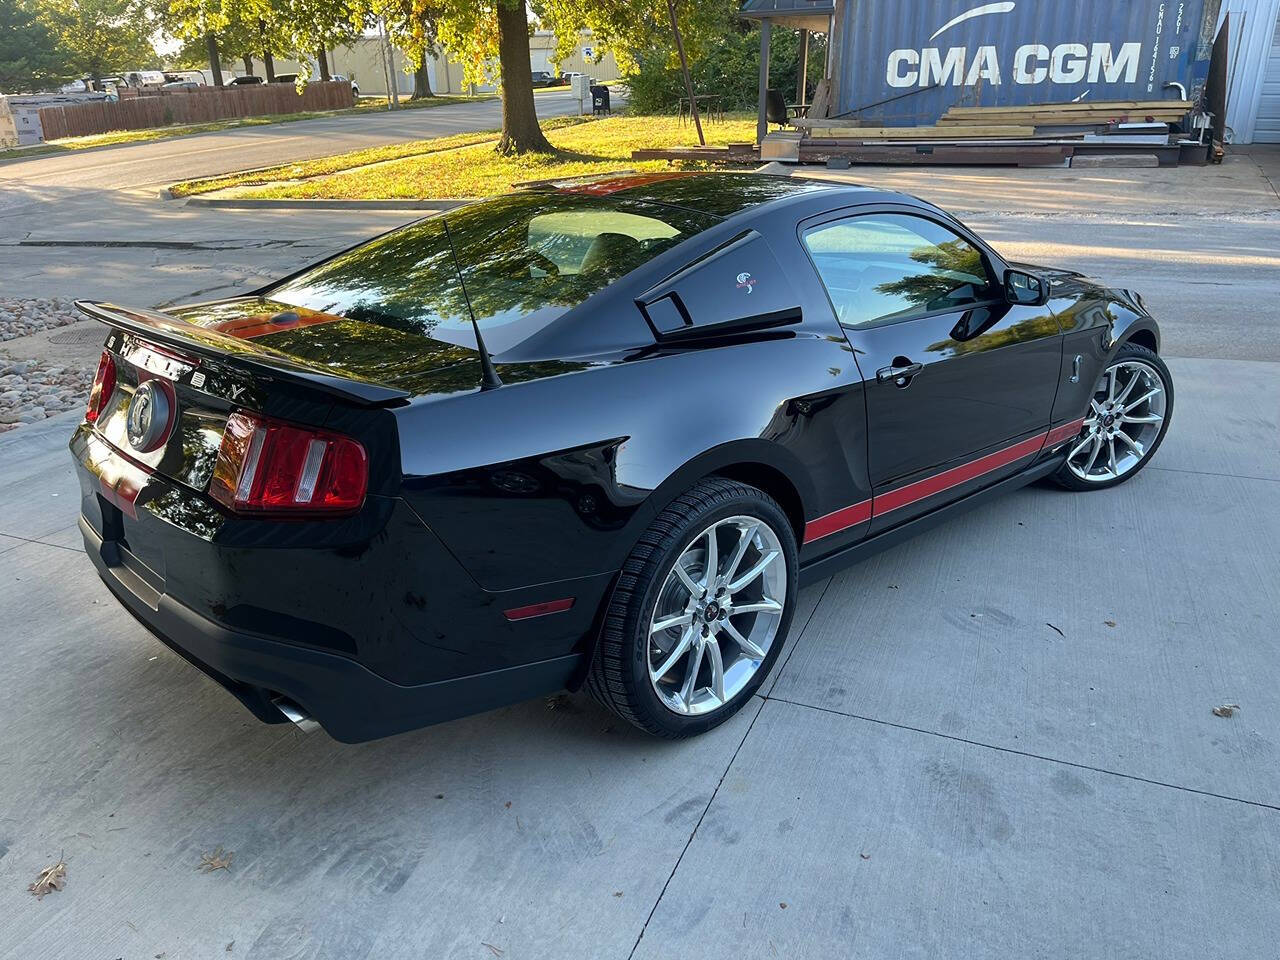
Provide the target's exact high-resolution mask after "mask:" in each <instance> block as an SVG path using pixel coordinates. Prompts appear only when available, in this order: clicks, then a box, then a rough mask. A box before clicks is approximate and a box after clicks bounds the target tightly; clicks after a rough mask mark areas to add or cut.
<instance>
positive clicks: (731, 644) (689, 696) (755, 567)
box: [586, 477, 798, 739]
mask: <svg viewBox="0 0 1280 960" xmlns="http://www.w3.org/2000/svg"><path fill="white" fill-rule="evenodd" d="M771 557H772V559H770V558H771ZM711 561H714V569H712V566H711ZM797 569H798V562H797V557H796V537H795V532H794V531H793V530H792V528H791V523H790V521H788V519H787V516H786V514H785V513H784V512H783V511H782V508H781V507H779V506H778V504H777V503H776V502H775V501H774V500H773V499H772V498H771V497H769V496H768V495H767V494H766V493H764V492H763V491H761V490H758V489H756V488H755V487H751V486H748V485H746V484H743V483H738V482H736V481H733V480H725V479H722V478H719V477H710V478H707V479H705V480H702V481H700V482H699V483H697V484H696V485H694V486H693V487H692V488H691V489H690V490H688V491H687V492H685V493H683V494H681V495H680V496H679V497H677V498H676V499H675V500H674V501H673V502H672V503H671V504H670V505H669V506H667V507H666V508H665V509H664V510H663V511H662V512H661V513H659V514H658V516H657V517H656V518H655V519H654V521H653V523H652V524H651V525H650V527H649V529H648V530H646V531H645V532H644V534H643V535H642V536H641V537H640V542H639V543H638V544H636V547H635V549H634V550H632V552H631V555H630V556H629V557H628V558H627V561H626V563H625V564H623V567H622V572H621V574H620V575H619V577H618V584H617V587H616V588H615V589H614V592H613V596H612V598H611V599H610V602H609V608H608V611H607V613H606V615H605V620H604V624H603V627H602V629H601V631H600V640H599V643H598V646H597V648H596V652H595V657H594V658H593V660H592V664H591V669H590V671H589V672H588V675H587V682H586V687H587V690H588V691H589V692H590V693H591V695H592V696H593V697H595V699H596V700H598V701H600V703H602V704H604V705H605V706H606V707H608V708H609V709H610V710H612V711H613V712H614V713H616V714H617V715H618V716H619V717H621V718H622V719H624V720H626V721H628V722H629V723H633V724H635V725H636V726H637V727H639V728H640V729H642V730H645V731H647V732H648V733H651V734H654V735H655V736H660V737H667V738H671V739H679V738H683V737H691V736H694V735H696V734H699V733H703V732H705V731H707V730H710V729H711V728H713V727H715V726H718V725H719V724H721V723H723V722H724V721H725V720H728V719H729V718H730V717H731V716H733V715H734V714H735V713H737V712H738V710H740V709H741V708H742V706H743V704H745V703H746V702H747V701H748V700H750V698H751V696H752V695H753V694H754V693H755V692H756V690H757V689H759V687H760V684H761V683H763V682H764V679H765V677H766V676H768V674H769V671H770V670H771V669H772V668H773V665H774V664H775V663H776V662H777V659H778V656H779V654H780V653H781V651H782V647H783V645H784V643H785V641H786V637H787V632H788V630H789V629H790V627H791V616H792V612H793V610H794V608H795V598H796V593H797V589H798V588H797V578H796V572H797ZM748 578H749V579H748ZM775 608H776V609H775Z"/></svg>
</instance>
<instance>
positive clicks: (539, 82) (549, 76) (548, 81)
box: [533, 70, 557, 87]
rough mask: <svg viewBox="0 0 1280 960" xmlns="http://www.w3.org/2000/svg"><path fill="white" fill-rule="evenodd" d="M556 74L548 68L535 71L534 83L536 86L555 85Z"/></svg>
mask: <svg viewBox="0 0 1280 960" xmlns="http://www.w3.org/2000/svg"><path fill="white" fill-rule="evenodd" d="M556 83H557V81H556V76H555V74H553V73H551V72H550V71H548V70H535V71H533V85H534V86H535V87H554V86H555V85H556Z"/></svg>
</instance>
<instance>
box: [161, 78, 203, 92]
mask: <svg viewBox="0 0 1280 960" xmlns="http://www.w3.org/2000/svg"><path fill="white" fill-rule="evenodd" d="M202 86H204V84H200V83H196V82H195V81H194V80H172V81H170V82H169V83H166V84H163V85H161V87H160V89H161V90H199V89H200V88H201V87H202Z"/></svg>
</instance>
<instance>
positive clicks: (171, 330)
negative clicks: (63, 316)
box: [75, 300, 411, 406]
mask: <svg viewBox="0 0 1280 960" xmlns="http://www.w3.org/2000/svg"><path fill="white" fill-rule="evenodd" d="M75 304H76V308H77V309H79V310H80V311H81V312H82V313H84V314H86V315H87V316H90V317H92V318H93V319H94V320H98V321H100V322H102V323H105V324H107V326H110V327H115V328H116V329H118V330H123V331H124V332H126V333H131V334H134V335H136V336H138V337H141V338H142V339H143V340H148V341H151V342H152V343H160V344H164V345H166V346H170V347H176V348H177V349H179V350H182V351H184V352H185V353H188V354H194V355H197V356H201V357H208V358H210V359H212V360H223V361H227V360H229V361H232V362H234V363H235V364H236V365H237V366H240V367H243V368H247V369H250V370H252V371H254V372H255V373H257V374H260V375H262V376H265V377H268V378H270V379H272V380H279V381H282V382H284V383H292V384H298V385H302V386H305V387H309V388H311V389H313V390H320V391H322V392H324V393H327V394H330V395H332V396H335V397H340V398H341V399H343V400H348V401H351V402H353V403H358V404H362V405H364V406H381V405H383V404H392V403H397V402H399V401H403V400H407V399H408V398H409V397H410V396H411V394H410V393H408V392H407V391H405V390H397V389H395V388H394V387H386V386H383V385H382V384H379V383H371V382H370V381H368V380H353V379H351V378H348V377H338V376H334V375H333V374H332V373H330V372H329V371H328V370H326V369H324V368H323V367H320V366H311V365H308V364H305V363H299V362H298V361H297V360H295V359H293V358H292V357H287V356H285V355H284V354H282V353H279V352H277V351H275V350H272V349H271V348H269V347H265V346H262V345H261V344H254V343H251V342H249V341H247V340H242V339H240V338H239V337H233V336H229V335H228V334H225V333H221V332H219V331H217V330H210V329H209V328H207V327H202V326H199V325H198V324H194V323H188V322H187V321H185V320H179V319H178V318H177V317H171V316H169V315H168V314H165V313H158V312H157V311H155V310H140V309H135V308H133V307H119V306H116V305H115V304H114V303H96V302H94V301H92V300H77V301H76V302H75Z"/></svg>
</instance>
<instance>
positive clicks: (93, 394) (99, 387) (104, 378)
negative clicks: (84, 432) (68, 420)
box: [84, 350, 116, 423]
mask: <svg viewBox="0 0 1280 960" xmlns="http://www.w3.org/2000/svg"><path fill="white" fill-rule="evenodd" d="M115 389H116V362H115V361H114V360H112V359H111V354H109V353H107V351H105V350H103V351H102V359H101V360H99V361H98V372H97V373H95V374H94V375H93V388H92V389H91V390H90V391H89V405H88V407H86V408H85V411H84V418H85V419H86V420H88V421H89V422H90V423H97V422H98V417H100V416H102V411H103V410H105V409H106V406H107V401H109V400H110V399H111V394H113V393H114V392H115Z"/></svg>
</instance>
